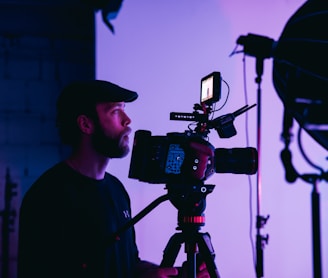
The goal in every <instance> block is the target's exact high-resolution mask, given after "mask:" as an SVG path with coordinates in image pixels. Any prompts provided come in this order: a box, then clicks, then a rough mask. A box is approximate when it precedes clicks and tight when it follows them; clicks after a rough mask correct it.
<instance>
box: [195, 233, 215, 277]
mask: <svg viewBox="0 0 328 278" xmlns="http://www.w3.org/2000/svg"><path fill="white" fill-rule="evenodd" d="M198 237H199V238H198V248H199V254H200V256H201V258H202V259H203V260H204V262H205V264H206V267H207V270H208V273H209V274H210V276H211V278H220V274H219V271H218V269H217V267H216V265H215V262H214V258H215V252H214V248H213V246H212V243H211V237H210V235H209V233H204V234H199V236H198Z"/></svg>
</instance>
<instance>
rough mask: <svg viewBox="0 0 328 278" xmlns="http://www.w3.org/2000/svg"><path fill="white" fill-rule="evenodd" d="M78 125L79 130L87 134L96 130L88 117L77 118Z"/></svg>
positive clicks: (80, 116)
mask: <svg viewBox="0 0 328 278" xmlns="http://www.w3.org/2000/svg"><path fill="white" fill-rule="evenodd" d="M76 121H77V125H78V127H79V129H80V130H81V131H82V132H83V133H85V134H91V133H92V132H93V130H94V125H93V121H92V120H91V119H90V118H89V117H88V116H86V115H79V116H78V117H77V120H76Z"/></svg>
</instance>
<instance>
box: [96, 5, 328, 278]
mask: <svg viewBox="0 0 328 278" xmlns="http://www.w3.org/2000/svg"><path fill="white" fill-rule="evenodd" d="M303 3H304V1H300V0H288V1H287V0H277V1H260V0H252V1H242V0H238V1H237V0H236V1H230V0H222V1H215V0H208V1H195V0H192V1H187V0H181V1H176V0H166V1H147V0H139V1H124V3H123V6H122V9H121V11H120V13H119V16H118V17H117V19H116V20H114V21H112V23H113V25H114V27H115V30H116V34H115V35H113V34H112V33H111V32H110V31H109V29H107V27H106V26H105V25H104V24H103V22H102V20H101V17H100V15H98V16H97V43H96V48H97V68H96V70H97V77H98V78H100V79H107V80H111V81H113V82H116V83H118V84H121V85H122V86H125V87H128V88H131V89H134V90H137V91H138V92H139V94H140V98H139V99H138V101H137V102H135V103H133V104H132V105H128V106H127V111H128V113H129V114H130V116H131V117H132V128H133V129H134V130H138V129H147V130H151V131H152V134H153V135H165V134H166V133H167V132H172V131H176V132H183V131H184V130H185V129H187V125H188V122H174V121H170V120H169V113H170V112H172V111H175V112H192V109H193V104H194V103H197V102H198V101H199V83H200V79H201V78H202V77H203V76H205V75H207V74H208V73H210V72H212V71H220V72H221V74H222V77H223V79H224V80H225V81H226V82H227V83H228V84H229V86H230V90H231V91H230V96H229V99H228V102H227V104H226V105H225V106H224V107H223V109H222V110H221V111H219V112H217V113H216V115H215V116H220V115H223V114H226V113H231V112H233V111H235V110H237V109H239V108H240V107H242V106H244V104H245V87H244V82H246V88H247V98H248V103H249V104H253V103H256V102H257V91H256V88H257V87H256V84H255V82H254V78H255V77H256V73H255V59H254V58H252V57H246V62H245V63H246V74H245V76H246V79H244V73H243V67H244V65H243V54H239V55H235V56H232V57H229V54H230V53H231V52H232V50H233V49H234V47H235V43H236V40H237V38H238V37H239V36H240V35H246V34H247V33H254V34H259V35H264V36H268V37H271V38H273V39H275V40H277V39H278V38H279V35H280V34H281V32H282V30H283V28H284V26H285V23H286V22H287V20H288V19H289V18H290V17H291V15H292V14H293V13H294V12H295V11H296V10H297V9H298V8H299V7H300V6H301V5H302V4H303ZM271 72H272V61H271V60H265V63H264V75H263V81H262V101H261V116H262V122H261V126H257V116H256V108H255V109H252V110H250V111H249V112H248V126H247V128H246V122H245V121H246V117H245V115H242V116H240V117H238V118H237V119H236V120H235V127H236V129H237V136H235V137H232V138H230V139H220V138H219V137H218V135H217V134H216V132H215V131H213V132H211V134H210V142H211V143H212V144H213V145H214V146H215V147H216V148H233V147H245V146H246V129H247V130H248V134H249V140H250V146H253V147H256V142H257V141H256V138H257V130H258V129H259V130H260V133H261V136H262V138H261V140H262V142H261V153H260V160H261V164H260V177H261V181H262V182H261V184H262V191H261V208H260V213H261V215H263V216H266V215H270V219H269V221H268V223H267V224H266V225H265V227H264V229H263V230H262V231H261V232H262V233H263V235H265V234H269V236H270V240H269V244H268V245H267V246H265V249H264V274H265V277H268V278H270V277H280V278H284V277H286V278H287V277H288V278H291V277H292V278H308V277H312V268H313V266H312V234H311V225H312V222H311V199H310V197H311V191H312V186H311V185H309V184H306V183H304V182H303V181H301V180H298V181H297V182H295V183H294V184H288V183H286V181H285V179H284V175H285V173H284V168H283V166H282V163H281V161H280V158H279V156H280V151H281V150H282V148H283V146H284V145H283V143H282V142H281V141H280V134H281V129H282V114H283V107H282V103H281V101H280V99H279V98H278V96H277V94H276V92H275V90H274V87H273V83H272V77H271V74H272V73H271ZM222 94H223V97H225V96H226V94H227V87H226V86H225V85H223V88H222ZM218 105H219V106H220V105H221V103H219V104H218ZM297 128H298V126H297V125H296V124H294V129H293V132H294V134H295V135H296V132H297ZM131 137H132V136H131ZM302 138H303V142H304V146H305V150H306V152H307V153H308V155H309V156H310V157H311V159H312V160H313V161H315V162H316V163H317V164H319V165H321V166H322V167H324V166H325V165H326V160H325V156H326V153H327V152H326V151H325V150H324V149H322V148H321V147H320V146H318V144H317V143H316V142H315V141H314V140H312V139H311V138H310V137H309V136H307V135H306V134H304V135H303V137H302ZM131 141H132V138H131ZM291 150H292V153H293V161H294V164H295V167H296V168H297V169H298V170H299V172H301V173H305V172H313V171H314V169H312V168H311V167H310V166H309V165H308V164H307V163H306V162H305V161H304V159H303V158H302V156H301V154H300V151H299V149H298V147H297V143H296V139H295V140H294V141H293V143H292V146H291ZM129 163H130V159H129V157H128V158H125V159H123V160H116V161H113V162H111V164H110V166H109V171H111V172H112V173H114V174H116V175H117V176H119V177H120V178H121V179H122V181H123V182H124V183H125V184H126V186H127V189H128V191H129V192H130V194H131V199H132V203H133V211H134V213H135V214H136V213H137V212H139V211H140V210H141V209H143V208H144V207H145V206H146V205H148V204H149V203H150V202H151V201H153V200H154V199H155V198H157V197H159V196H160V195H163V194H165V193H166V191H165V190H164V185H155V184H147V183H141V182H139V181H136V180H132V179H128V178H127V175H128V168H129ZM250 180H251V185H249V178H248V176H246V175H233V174H216V175H214V176H212V177H211V178H210V179H208V181H207V183H209V184H215V185H216V187H215V190H214V192H213V193H212V194H210V195H209V196H208V197H207V208H206V211H205V215H206V225H205V227H204V228H202V231H203V232H205V231H207V232H209V233H210V234H211V236H212V244H213V246H214V249H215V251H216V264H217V266H218V269H219V271H220V273H221V275H222V277H256V275H255V273H254V267H253V255H252V247H251V242H250V238H251V239H253V240H255V220H256V214H257V212H256V208H257V203H256V197H257V195H256V188H257V182H256V175H254V176H251V177H250ZM319 191H320V193H321V227H322V239H321V240H322V265H323V272H324V275H323V277H327V275H328V269H327V268H326V265H327V264H325V263H326V262H327V258H328V242H327V237H326V235H327V233H328V231H327V227H328V225H327V223H328V214H327V211H328V188H327V186H326V184H325V183H321V184H319ZM250 206H251V207H252V214H251V212H250ZM176 223H177V211H176V209H175V208H174V207H173V206H172V205H171V204H170V203H164V204H162V205H160V206H159V207H158V208H156V209H155V210H154V211H153V212H152V213H150V214H149V215H148V216H146V218H145V219H143V220H142V221H140V222H139V223H138V224H137V225H136V229H137V237H138V243H139V249H140V254H141V256H142V258H144V259H147V260H150V261H154V262H156V263H160V261H161V258H162V252H163V249H164V247H165V246H166V244H167V241H168V240H169V238H170V236H171V235H173V234H174V233H175V227H176ZM250 227H251V228H252V232H251V236H250ZM183 260H185V254H184V252H183V248H182V249H181V254H179V257H178V260H177V264H181V262H182V261H183ZM325 275H326V276H325Z"/></svg>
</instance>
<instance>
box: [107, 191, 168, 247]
mask: <svg viewBox="0 0 328 278" xmlns="http://www.w3.org/2000/svg"><path fill="white" fill-rule="evenodd" d="M167 200H169V194H165V195H162V196H160V197H158V198H157V199H155V200H154V201H153V202H151V203H150V204H149V205H148V206H147V207H145V208H144V209H143V210H142V211H140V212H139V213H138V214H137V215H136V216H135V217H133V218H131V219H130V220H129V221H127V222H126V223H125V224H124V225H123V226H122V227H120V228H119V229H118V230H117V231H116V232H115V233H114V234H113V235H112V236H111V237H110V238H109V239H108V240H107V242H106V243H107V244H112V243H113V242H115V241H117V240H120V235H121V234H122V233H123V232H125V231H126V230H127V229H129V228H131V227H132V226H133V225H135V224H136V223H137V222H139V221H140V220H141V219H142V218H143V217H145V216H146V215H147V214H148V213H150V212H151V211H152V210H153V209H154V208H156V207H157V206H158V205H160V204H161V203H163V202H165V201H167Z"/></svg>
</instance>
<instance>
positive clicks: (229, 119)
mask: <svg viewBox="0 0 328 278" xmlns="http://www.w3.org/2000/svg"><path fill="white" fill-rule="evenodd" d="M220 94H221V74H220V73H219V72H213V73H212V74H209V75H207V76H205V77H204V78H202V80H201V95H200V99H201V101H200V104H195V105H194V112H193V113H177V112H172V113H170V120H178V121H192V122H196V128H194V129H191V128H189V130H187V131H185V132H183V133H178V132H171V133H167V135H166V136H152V135H151V132H150V131H148V130H137V131H136V132H135V137H134V144H133V150H132V155H131V163H130V170H129V178H134V179H138V180H140V181H144V182H148V183H165V184H166V189H167V191H168V193H167V194H166V195H164V196H161V197H159V198H158V199H156V200H155V201H154V202H153V203H151V204H150V205H149V206H148V207H146V208H145V209H144V210H143V211H141V212H140V213H139V214H138V215H137V216H136V217H134V218H133V219H131V221H129V222H128V223H127V224H126V225H125V226H123V227H122V228H121V229H120V230H119V231H117V233H116V234H115V235H114V236H113V238H117V236H118V235H119V234H120V233H122V232H123V231H124V230H125V229H127V228H128V227H130V226H131V225H134V224H135V223H136V222H137V221H139V220H140V219H141V218H142V217H144V216H145V215H146V214H147V213H149V212H150V211H151V210H152V209H154V208H155V207H156V206H157V205H159V204H160V203H161V202H163V201H166V200H170V202H171V203H172V204H173V205H174V206H175V207H176V208H177V209H178V227H177V228H176V229H177V230H180V231H181V232H178V233H175V234H174V235H173V236H172V237H171V238H170V240H169V242H168V244H167V246H166V248H165V250H164V254H163V260H162V262H161V267H170V266H173V265H174V263H175V259H176V257H177V255H178V252H179V250H180V247H181V244H182V243H185V252H186V253H187V277H196V265H197V262H199V261H201V262H205V263H206V267H207V270H208V272H209V274H210V277H211V278H220V275H219V271H218V270H217V267H216V265H215V262H214V258H215V253H214V249H213V246H212V244H211V239H210V235H209V233H200V232H199V230H200V227H201V226H204V225H205V216H204V210H205V208H206V196H207V195H208V194H210V193H211V192H212V191H213V189H214V187H215V186H214V185H208V184H204V181H205V180H206V179H207V178H208V177H209V176H211V175H212V174H213V173H215V172H216V173H235V174H248V175H251V174H255V173H256V172H257V166H258V165H257V164H258V157H257V151H256V149H255V148H250V147H248V148H233V149H224V148H214V147H213V146H212V145H211V144H210V143H209V142H208V140H206V138H207V135H208V133H209V132H210V129H215V130H216V131H217V133H218V135H219V136H220V137H221V138H230V137H232V136H234V135H236V134H237V132H236V129H235V127H234V125H233V121H234V119H235V118H236V117H237V116H239V115H240V114H242V113H244V112H246V111H247V110H249V109H250V108H252V107H254V106H255V105H252V106H248V105H246V106H244V107H242V108H240V109H239V110H237V111H235V112H233V113H230V114H226V115H223V116H220V117H218V118H215V119H211V120H210V119H209V115H211V114H212V112H213V110H212V105H213V104H214V103H215V102H217V101H218V100H219V99H220Z"/></svg>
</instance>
